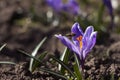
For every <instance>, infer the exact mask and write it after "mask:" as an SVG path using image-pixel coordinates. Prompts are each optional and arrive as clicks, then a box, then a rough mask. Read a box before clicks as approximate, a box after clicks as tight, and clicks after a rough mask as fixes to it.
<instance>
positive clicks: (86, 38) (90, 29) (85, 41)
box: [82, 26, 94, 49]
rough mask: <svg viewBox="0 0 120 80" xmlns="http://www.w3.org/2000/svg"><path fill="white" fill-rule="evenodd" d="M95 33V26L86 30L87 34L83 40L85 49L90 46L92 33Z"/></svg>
mask: <svg viewBox="0 0 120 80" xmlns="http://www.w3.org/2000/svg"><path fill="white" fill-rule="evenodd" d="M93 31H94V28H93V26H88V27H87V29H86V30H85V33H84V35H83V39H82V42H83V49H85V48H86V46H87V45H88V40H89V38H90V35H91V33H92V32H93Z"/></svg>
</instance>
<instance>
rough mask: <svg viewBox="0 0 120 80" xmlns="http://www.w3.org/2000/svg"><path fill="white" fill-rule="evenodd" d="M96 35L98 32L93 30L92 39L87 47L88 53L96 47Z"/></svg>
mask: <svg viewBox="0 0 120 80" xmlns="http://www.w3.org/2000/svg"><path fill="white" fill-rule="evenodd" d="M96 36H97V32H96V31H95V32H92V34H91V36H90V39H89V41H88V45H87V48H86V50H85V51H86V53H88V52H90V50H91V49H92V48H93V47H94V45H95V43H96Z"/></svg>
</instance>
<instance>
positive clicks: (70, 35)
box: [66, 33, 75, 38]
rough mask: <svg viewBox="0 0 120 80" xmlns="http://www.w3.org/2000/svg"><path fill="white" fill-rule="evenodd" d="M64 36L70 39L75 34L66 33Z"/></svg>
mask: <svg viewBox="0 0 120 80" xmlns="http://www.w3.org/2000/svg"><path fill="white" fill-rule="evenodd" d="M66 36H67V37H69V38H72V37H73V36H75V34H74V33H68V34H66Z"/></svg>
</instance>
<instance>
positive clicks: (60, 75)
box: [39, 68, 68, 80]
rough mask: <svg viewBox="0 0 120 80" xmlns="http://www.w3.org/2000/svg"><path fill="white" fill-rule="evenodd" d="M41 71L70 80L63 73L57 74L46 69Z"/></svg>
mask: <svg viewBox="0 0 120 80" xmlns="http://www.w3.org/2000/svg"><path fill="white" fill-rule="evenodd" d="M39 69H40V70H41V71H44V72H47V73H50V74H53V75H56V76H59V77H61V78H63V79H65V80H68V79H67V78H66V77H65V76H63V75H62V74H61V73H58V72H55V71H52V70H49V69H46V68H39Z"/></svg>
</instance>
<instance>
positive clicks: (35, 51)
mask: <svg viewBox="0 0 120 80" xmlns="http://www.w3.org/2000/svg"><path fill="white" fill-rule="evenodd" d="M46 39H47V38H46V37H45V38H43V40H42V41H40V43H39V44H38V45H37V47H36V48H35V49H34V50H33V52H32V54H31V55H32V56H33V57H34V56H36V54H37V52H38V50H39V48H40V47H41V46H42V44H43V43H44V42H45V40H46ZM33 61H34V59H33V58H31V60H30V65H29V70H30V71H32V66H33Z"/></svg>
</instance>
